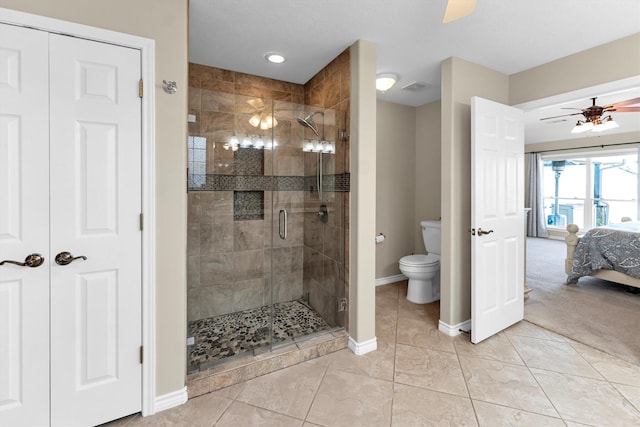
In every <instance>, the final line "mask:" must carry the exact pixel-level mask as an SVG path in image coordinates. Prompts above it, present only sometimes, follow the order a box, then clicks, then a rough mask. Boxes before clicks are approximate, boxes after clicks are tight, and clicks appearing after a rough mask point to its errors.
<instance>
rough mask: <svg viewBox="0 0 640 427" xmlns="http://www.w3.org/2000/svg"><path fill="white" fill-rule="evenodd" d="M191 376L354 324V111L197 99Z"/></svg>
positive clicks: (216, 95)
mask: <svg viewBox="0 0 640 427" xmlns="http://www.w3.org/2000/svg"><path fill="white" fill-rule="evenodd" d="M190 106H191V111H190V113H191V114H190V123H189V137H188V150H189V157H188V158H189V165H188V167H189V172H188V174H189V175H188V178H189V179H188V227H189V230H188V260H189V264H188V325H187V329H188V331H187V334H188V335H187V336H188V337H189V340H190V343H189V344H190V345H188V347H187V349H188V350H187V351H188V355H187V363H188V372H190V373H192V372H197V371H199V370H203V369H207V368H209V367H211V366H214V365H216V364H218V363H221V362H225V361H229V360H231V358H236V357H241V356H247V355H255V354H257V353H259V352H262V351H269V350H271V349H273V348H274V346H280V345H285V344H287V343H291V342H292V341H296V340H302V339H305V338H307V337H309V336H314V335H317V334H320V333H325V332H329V331H333V330H335V329H336V328H341V327H344V322H345V316H344V315H345V312H346V311H345V309H346V300H345V235H346V234H345V229H346V218H345V212H346V208H347V203H348V199H347V198H348V191H349V174H348V172H347V167H346V165H347V158H346V156H347V150H346V147H347V145H346V141H345V139H346V138H345V135H346V132H345V131H344V129H346V113H345V112H343V111H339V110H333V109H324V108H316V107H309V106H305V105H301V104H296V103H292V102H287V101H279V100H274V99H269V98H266V97H251V96H244V95H239V94H234V93H226V92H222V91H214V90H205V89H202V90H200V91H199V92H198V98H197V99H195V100H194V99H190Z"/></svg>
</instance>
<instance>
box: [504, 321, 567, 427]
mask: <svg viewBox="0 0 640 427" xmlns="http://www.w3.org/2000/svg"><path fill="white" fill-rule="evenodd" d="M505 336H506V337H507V341H509V344H511V347H513V349H514V350H515V352H516V353H518V357H520V359H521V360H522V362H523V363H524V366H525V367H526V368H527V371H528V372H529V375H531V377H532V378H533V380H534V381H535V382H536V384H537V385H538V388H539V389H540V391H542V393H543V394H544V397H546V398H547V400H548V401H549V403H550V404H551V406H552V407H553V410H554V411H556V414H558V417H559V418H560V419H561V420H562V421H563V422H564V423H565V425H566V424H567V420H565V419H564V417H563V416H562V414H561V413H560V411H559V410H558V408H557V407H556V404H555V403H554V402H553V400H551V397H549V395H548V394H547V392H546V390H545V389H544V388H543V387H542V384H540V381H538V378H536V376H535V374H534V373H533V372H531V368H530V367H529V364H528V363H527V361H526V360H525V359H524V357H523V356H522V354H520V351H518V348H517V347H516V346H515V345H514V344H513V342H512V341H511V338H510V337H509V335H508V334H505ZM542 370H545V369H542ZM549 372H552V371H549ZM540 415H545V414H540ZM546 416H548V415H546Z"/></svg>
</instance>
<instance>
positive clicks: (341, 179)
mask: <svg viewBox="0 0 640 427" xmlns="http://www.w3.org/2000/svg"><path fill="white" fill-rule="evenodd" d="M312 187H313V188H315V187H316V177H315V176H305V177H304V188H307V189H308V188H312ZM322 190H323V191H333V192H336V193H348V192H349V191H351V174H350V173H348V172H346V173H340V174H335V175H324V176H323V178H322Z"/></svg>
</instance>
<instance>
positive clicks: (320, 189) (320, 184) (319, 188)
mask: <svg viewBox="0 0 640 427" xmlns="http://www.w3.org/2000/svg"><path fill="white" fill-rule="evenodd" d="M321 144H324V141H322V142H321ZM317 177H318V200H320V201H321V202H322V150H320V151H318V175H317Z"/></svg>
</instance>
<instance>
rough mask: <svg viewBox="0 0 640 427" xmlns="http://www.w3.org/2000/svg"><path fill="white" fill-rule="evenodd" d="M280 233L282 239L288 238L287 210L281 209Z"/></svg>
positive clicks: (279, 218)
mask: <svg viewBox="0 0 640 427" xmlns="http://www.w3.org/2000/svg"><path fill="white" fill-rule="evenodd" d="M278 234H279V235H280V238H281V239H282V240H285V239H286V238H287V210H286V209H280V216H279V217H278Z"/></svg>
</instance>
